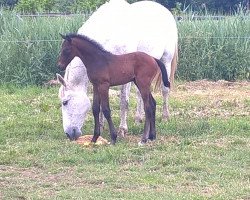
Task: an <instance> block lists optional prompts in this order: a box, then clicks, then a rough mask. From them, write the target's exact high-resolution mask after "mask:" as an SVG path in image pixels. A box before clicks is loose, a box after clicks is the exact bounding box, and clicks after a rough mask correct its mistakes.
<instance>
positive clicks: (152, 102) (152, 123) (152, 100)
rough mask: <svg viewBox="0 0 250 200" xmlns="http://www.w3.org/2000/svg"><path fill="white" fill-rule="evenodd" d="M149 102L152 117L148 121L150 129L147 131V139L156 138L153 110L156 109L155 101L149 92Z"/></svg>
mask: <svg viewBox="0 0 250 200" xmlns="http://www.w3.org/2000/svg"><path fill="white" fill-rule="evenodd" d="M150 103H151V107H152V118H151V122H150V131H149V136H148V139H149V140H155V139H156V130H155V111H156V101H155V99H154V97H153V96H152V94H150Z"/></svg>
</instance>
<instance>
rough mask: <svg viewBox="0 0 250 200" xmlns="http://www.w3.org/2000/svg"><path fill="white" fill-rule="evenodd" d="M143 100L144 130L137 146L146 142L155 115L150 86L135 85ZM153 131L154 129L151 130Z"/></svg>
mask: <svg viewBox="0 0 250 200" xmlns="http://www.w3.org/2000/svg"><path fill="white" fill-rule="evenodd" d="M136 85H137V87H138V89H139V91H140V93H141V97H142V100H143V104H144V111H145V124H144V130H143V134H142V138H141V141H140V142H139V145H143V144H145V143H146V142H147V140H148V138H149V132H150V130H151V125H152V120H153V118H154V117H153V115H154V113H155V111H154V108H153V107H152V103H151V102H150V101H151V96H150V95H151V93H150V85H149V86H148V87H147V86H144V85H143V84H140V83H138V84H136ZM153 129H154V128H153Z"/></svg>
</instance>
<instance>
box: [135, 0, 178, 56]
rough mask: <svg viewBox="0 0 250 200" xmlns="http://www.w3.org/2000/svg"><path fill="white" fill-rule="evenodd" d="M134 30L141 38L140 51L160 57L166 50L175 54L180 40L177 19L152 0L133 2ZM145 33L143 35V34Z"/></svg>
mask: <svg viewBox="0 0 250 200" xmlns="http://www.w3.org/2000/svg"><path fill="white" fill-rule="evenodd" d="M131 9H132V12H133V18H134V21H133V26H134V27H133V30H134V32H135V34H137V35H136V37H137V38H138V40H139V44H138V47H137V50H138V51H143V52H146V53H148V54H150V55H151V56H153V57H156V58H158V59H160V58H161V57H162V55H163V53H164V52H166V51H167V52H168V53H169V54H171V55H174V52H175V48H176V43H177V40H178V36H177V26H176V21H175V18H174V16H173V15H172V13H171V12H170V11H169V10H168V9H167V8H165V7H164V6H162V5H160V4H159V3H156V2H152V1H140V2H136V3H133V4H131ZM142 34H143V35H142Z"/></svg>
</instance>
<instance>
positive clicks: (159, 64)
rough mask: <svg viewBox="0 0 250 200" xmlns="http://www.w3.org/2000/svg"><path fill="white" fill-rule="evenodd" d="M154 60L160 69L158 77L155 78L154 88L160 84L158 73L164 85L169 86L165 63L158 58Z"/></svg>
mask: <svg viewBox="0 0 250 200" xmlns="http://www.w3.org/2000/svg"><path fill="white" fill-rule="evenodd" d="M155 61H156V62H157V64H158V66H159V67H160V70H161V73H159V74H158V77H157V78H156V84H155V89H156V88H159V87H160V85H161V81H160V75H161V78H162V80H163V84H164V86H165V87H168V88H170V82H169V80H168V73H167V70H166V67H165V65H164V64H163V62H161V61H160V60H159V59H156V58H155Z"/></svg>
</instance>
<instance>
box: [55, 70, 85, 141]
mask: <svg viewBox="0 0 250 200" xmlns="http://www.w3.org/2000/svg"><path fill="white" fill-rule="evenodd" d="M57 79H58V81H59V82H60V83H61V87H60V89H59V98H60V100H61V104H62V116H63V129H64V132H65V134H66V135H67V137H68V138H69V139H70V140H76V139H77V138H78V137H79V136H80V135H81V134H82V132H81V128H82V126H83V123H84V120H85V118H86V114H87V112H88V110H89V109H90V100H89V98H88V97H87V95H86V93H85V92H83V91H82V90H78V89H77V88H74V87H73V86H69V85H68V83H67V81H65V80H64V78H63V77H62V76H61V75H59V74H57Z"/></svg>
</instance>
